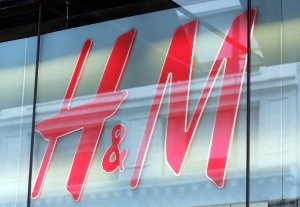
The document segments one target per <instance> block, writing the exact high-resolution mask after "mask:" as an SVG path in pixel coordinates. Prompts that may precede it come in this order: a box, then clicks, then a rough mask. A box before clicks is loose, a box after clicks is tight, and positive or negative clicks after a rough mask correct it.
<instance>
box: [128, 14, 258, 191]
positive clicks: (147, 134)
mask: <svg viewBox="0 0 300 207" xmlns="http://www.w3.org/2000/svg"><path fill="white" fill-rule="evenodd" d="M251 16H252V19H251V33H252V31H253V28H254V22H255V16H256V11H255V10H254V9H253V10H252V11H251ZM197 26H198V22H197V21H196V20H194V21H191V22H188V23H187V24H185V25H182V26H180V27H179V28H178V29H177V30H176V31H175V33H174V36H173V39H172V41H171V44H170V47H169V50H168V53H167V57H166V60H165V63H164V65H163V68H162V73H161V75H160V78H159V81H158V86H157V89H156V92H155V96H154V99H153V102H152V105H151V108H150V113H149V117H148V121H147V125H146V128H145V131H144V135H143V138H142V141H141V145H140V148H139V151H138V155H137V159H136V163H135V168H134V171H133V175H132V180H131V187H132V188H136V187H137V186H138V184H139V180H140V176H141V172H142V168H143V165H144V161H145V158H146V155H147V151H148V148H149V144H150V141H151V137H152V132H153V130H154V127H155V123H156V120H157V117H158V114H159V111H160V107H161V104H162V100H163V97H164V95H165V91H166V88H167V83H168V82H170V85H171V86H170V104H169V115H168V119H167V129H166V134H165V139H166V142H165V143H166V144H165V150H166V160H167V163H168V165H169V166H170V168H171V169H172V171H173V172H174V173H175V174H176V175H179V174H180V173H181V170H182V167H183V164H184V160H185V158H186V155H187V153H188V151H189V147H190V146H191V143H192V140H193V136H194V133H195V131H196V129H197V126H198V123H199V121H200V119H201V117H202V114H203V111H204V108H205V106H206V103H207V100H208V98H209V96H210V93H211V91H212V88H213V86H214V83H215V81H216V79H217V76H218V74H219V73H220V71H221V70H222V69H224V75H223V85H222V88H221V94H220V98H219V103H218V107H217V114H216V121H215V125H214V131H213V135H212V140H211V147H210V152H209V153H210V154H209V160H208V164H207V176H208V178H209V179H211V180H212V181H213V182H214V183H215V184H216V185H217V186H218V187H223V185H224V180H225V175H226V167H227V163H228V157H229V154H230V145H231V142H232V137H233V132H234V128H235V122H236V119H237V113H238V106H239V100H240V95H241V89H242V83H243V77H244V73H245V71H246V62H247V61H246V57H247V12H244V13H242V14H240V15H239V16H237V17H236V18H235V19H234V20H233V22H232V24H231V26H230V28H229V30H228V32H227V34H226V37H225V39H224V42H223V44H222V46H221V48H220V50H219V53H218V54H217V57H216V59H215V62H214V64H213V66H212V68H211V71H210V73H209V76H208V78H207V80H206V83H205V85H204V89H203V91H202V94H201V96H200V99H199V101H198V104H197V106H196V109H195V111H194V113H193V116H192V118H191V121H190V123H189V124H188V123H187V114H188V110H187V109H188V98H189V87H190V80H191V74H192V63H193V56H194V48H195V47H194V45H195V42H196V33H197ZM176 83H179V84H176ZM176 85H180V98H182V97H183V98H185V100H186V101H178V93H175V90H177V89H176V88H178V87H176ZM228 91H230V93H228ZM180 108H184V109H186V110H185V113H180V112H179V113H178V109H180Z"/></svg>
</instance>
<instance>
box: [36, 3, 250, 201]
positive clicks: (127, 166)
mask: <svg viewBox="0 0 300 207" xmlns="http://www.w3.org/2000/svg"><path fill="white" fill-rule="evenodd" d="M241 2H242V3H241ZM177 3H178V4H180V5H181V6H180V7H178V8H176V9H169V10H163V11H159V12H153V13H147V14H142V15H138V16H133V17H128V18H123V19H117V20H111V21H107V22H103V23H98V24H93V25H88V26H84V27H78V28H74V29H69V30H65V31H60V32H55V33H49V34H46V35H43V36H42V42H41V43H42V44H41V45H42V47H41V62H40V68H39V69H40V70H39V82H38V101H37V102H38V105H37V117H36V134H35V151H34V169H33V175H34V176H33V182H32V186H33V191H32V198H33V199H34V200H32V206H40V205H43V206H75V205H82V206H130V207H135V206H139V207H140V206H211V205H223V206H228V205H230V204H234V203H245V183H246V181H245V160H246V156H245V149H246V146H245V143H246V142H245V140H246V134H245V132H246V128H245V127H246V88H245V87H244V86H245V81H244V76H245V64H246V55H247V13H246V12H245V11H246V10H247V9H246V7H245V5H246V1H236V0H232V1H228V0H226V1H225V0H223V1H189V2H188V3H186V2H177ZM227 32H228V33H227ZM223 69H225V70H223ZM224 71H225V72H224ZM170 77H172V78H170ZM202 92H203V93H202ZM199 100H200V101H199ZM198 102H199V104H198ZM194 111H196V112H195V113H194ZM200 118H201V120H200ZM230 154H231V156H229V155H230ZM74 201H77V202H79V203H80V204H76V203H75V202H74Z"/></svg>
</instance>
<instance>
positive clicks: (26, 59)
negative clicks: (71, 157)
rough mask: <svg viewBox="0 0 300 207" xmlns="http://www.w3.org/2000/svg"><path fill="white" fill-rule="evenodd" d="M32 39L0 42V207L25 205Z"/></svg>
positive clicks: (30, 105)
mask: <svg viewBox="0 0 300 207" xmlns="http://www.w3.org/2000/svg"><path fill="white" fill-rule="evenodd" d="M35 51H36V38H28V39H21V40H16V41H11V42H3V43H0V54H1V56H0V83H1V88H0V97H1V101H0V131H1V135H0V163H1V170H0V206H26V203H27V188H28V170H29V156H30V140H31V126H32V124H31V123H32V100H33V85H34V70H35Z"/></svg>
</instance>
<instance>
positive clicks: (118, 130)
mask: <svg viewBox="0 0 300 207" xmlns="http://www.w3.org/2000/svg"><path fill="white" fill-rule="evenodd" d="M125 135H126V128H125V127H124V126H123V125H121V124H117V125H116V126H115V127H114V128H113V130H112V132H111V140H112V144H111V146H110V147H109V148H108V150H107V152H106V153H105V154H104V156H103V159H102V168H103V170H104V171H105V172H108V173H113V172H115V171H116V170H118V169H119V170H120V171H121V172H122V171H124V164H123V163H124V160H125V158H126V156H127V154H128V150H127V149H124V150H122V151H120V143H121V141H122V140H123V139H124V137H125Z"/></svg>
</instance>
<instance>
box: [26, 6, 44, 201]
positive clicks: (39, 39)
mask: <svg viewBox="0 0 300 207" xmlns="http://www.w3.org/2000/svg"><path fill="white" fill-rule="evenodd" d="M41 19H42V2H40V3H39V16H38V28H37V47H36V62H35V74H34V94H33V103H32V123H31V140H30V159H29V173H28V191H27V207H30V205H31V180H32V167H33V152H34V132H35V116H36V100H37V86H38V70H39V62H40V44H41Z"/></svg>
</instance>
